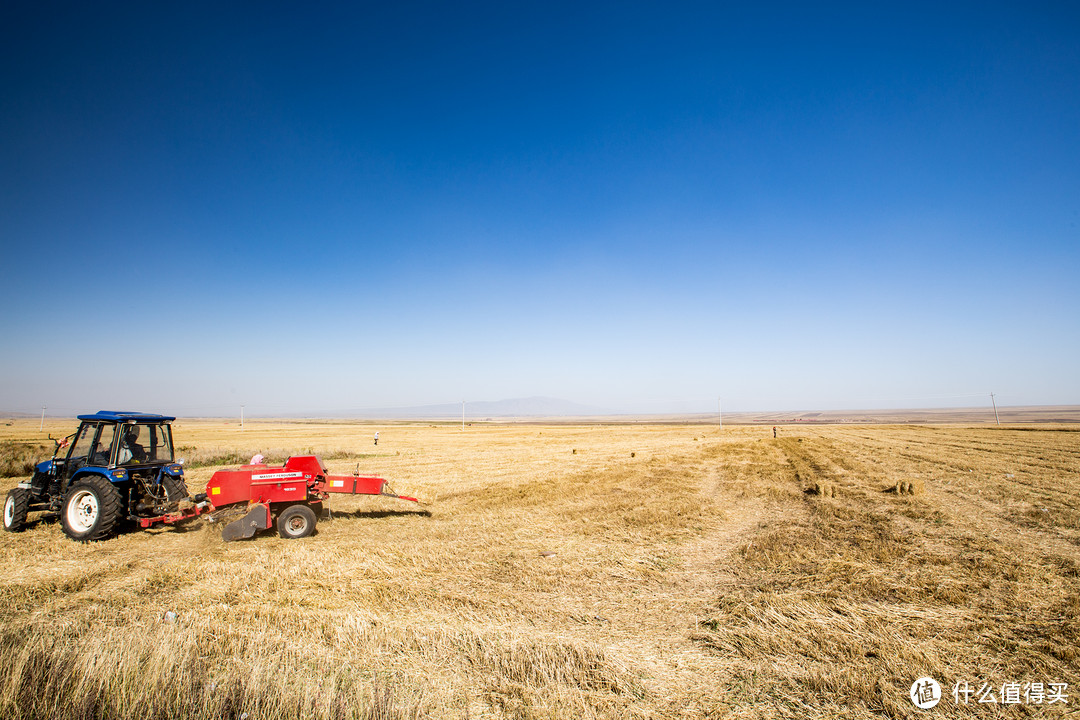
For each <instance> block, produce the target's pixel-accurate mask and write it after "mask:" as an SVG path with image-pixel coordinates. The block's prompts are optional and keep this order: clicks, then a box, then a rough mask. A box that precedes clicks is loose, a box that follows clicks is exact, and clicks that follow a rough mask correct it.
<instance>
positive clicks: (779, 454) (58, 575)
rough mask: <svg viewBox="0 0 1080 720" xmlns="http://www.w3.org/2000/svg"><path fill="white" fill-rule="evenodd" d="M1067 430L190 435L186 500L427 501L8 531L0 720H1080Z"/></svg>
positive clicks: (10, 428)
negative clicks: (84, 533)
mask: <svg viewBox="0 0 1080 720" xmlns="http://www.w3.org/2000/svg"><path fill="white" fill-rule="evenodd" d="M69 425H71V427H69ZM50 429H51V430H52V432H53V434H54V435H55V434H66V433H68V432H71V430H73V429H74V426H73V425H72V424H71V423H60V422H55V423H51V424H50V423H47V424H46V430H45V432H46V433H47V432H49V430H50ZM376 429H377V430H379V431H380V441H379V445H378V446H377V447H376V446H374V445H373V443H372V439H371V438H372V434H373V432H374V431H375V430H376ZM1074 429H1076V426H1067V425H1062V426H1014V427H1002V428H997V427H994V426H987V425H982V426H971V427H964V426H900V425H898V426H867V425H822V426H799V427H787V426H785V427H782V428H781V429H780V437H778V438H776V439H774V438H773V437H772V431H771V427H760V426H737V427H725V428H724V429H723V430H722V431H718V429H717V428H716V427H707V426H693V425H670V426H660V425H611V426H600V425H591V426H568V425H544V426H539V425H487V426H482V425H473V426H470V427H468V428H466V429H465V430H464V431H463V430H462V429H461V428H460V427H459V426H458V427H455V426H447V425H438V426H430V425H409V424H398V425H381V426H375V425H370V424H349V423H343V422H341V423H332V422H325V423H299V422H296V423H269V422H257V423H251V422H249V423H248V424H247V427H246V428H244V429H242V430H241V429H240V428H238V427H237V426H236V425H235V424H225V423H221V422H211V421H180V422H177V423H176V424H175V426H174V436H175V437H176V442H177V445H178V446H179V447H180V448H181V449H180V451H179V452H178V455H179V456H181V457H185V458H187V459H188V461H189V465H195V467H193V468H192V469H190V470H189V471H188V485H189V487H190V488H191V489H192V491H193V492H194V491H197V490H199V489H201V487H202V486H203V485H204V484H205V482H206V480H207V479H209V477H210V475H211V474H212V473H213V471H214V470H215V469H217V468H218V467H221V466H222V465H224V464H232V465H233V466H235V465H236V464H238V460H239V459H240V458H246V457H250V455H252V454H254V453H255V452H262V453H263V454H265V455H267V456H268V458H269V460H270V461H271V462H281V461H283V460H284V459H285V456H286V455H287V454H289V453H292V454H302V453H304V452H308V451H311V452H314V453H318V454H321V455H322V456H323V457H324V458H325V459H326V460H327V464H328V465H329V467H330V469H331V471H334V472H339V473H345V472H351V471H353V470H355V469H356V467H357V464H359V467H360V470H361V472H363V473H372V474H380V475H383V476H384V477H386V478H387V479H389V480H390V481H391V484H392V485H393V486H394V488H395V489H396V490H397V491H398V492H401V493H404V494H407V495H416V496H418V497H420V498H421V499H424V500H427V501H428V502H429V504H428V505H426V506H424V507H423V508H416V507H415V506H412V505H411V504H406V503H403V502H401V501H394V500H388V499H382V498H370V497H349V496H341V497H334V498H333V499H332V501H331V508H332V510H333V517H332V519H324V520H322V521H320V523H319V531H318V533H317V535H315V536H314V537H312V538H307V539H304V540H296V541H286V540H282V539H279V538H278V537H277V536H276V535H273V534H270V533H267V534H265V535H262V536H259V537H257V538H255V539H254V540H251V541H243V542H235V543H229V544H225V543H223V542H222V541H221V540H220V536H219V534H218V533H219V531H218V529H216V528H214V527H213V526H208V525H206V524H205V523H203V522H202V521H196V522H194V523H191V524H190V525H189V526H188V527H187V528H173V529H169V528H165V529H154V530H151V531H143V532H129V533H126V534H124V535H122V536H120V537H118V538H115V539H112V540H109V541H105V542H102V543H96V544H89V545H81V544H77V543H74V542H71V541H70V540H68V539H67V538H66V537H65V536H64V535H63V533H62V531H61V529H60V527H59V525H58V524H57V523H55V522H48V521H42V522H38V523H36V524H34V525H33V526H32V527H30V528H28V529H27V530H26V531H25V532H22V533H17V534H11V533H3V534H0V561H2V566H3V568H4V573H3V577H2V578H0V717H4V718H46V717H49V718H68V717H71V718H140V719H142V718H173V717H175V718H244V719H245V720H277V719H279V718H282V719H284V718H289V719H292V718H380V719H381V718H387V719H390V718H420V717H424V718H426V717H434V718H549V717H550V718H579V717H582V718H591V717H597V718H711V717H716V718H720V717H725V718H726V717H731V718H771V717H785V718H788V717H790V718H802V717H853V718H862V717H881V716H884V717H898V718H909V717H918V716H923V715H928V714H938V715H939V716H941V717H995V716H1001V717H1028V716H1031V717H1068V716H1070V715H1072V716H1075V715H1076V714H1077V710H1078V708H1080V672H1078V667H1080V653H1078V648H1080V434H1078V433H1076V432H1074V431H1073V430H1074ZM44 436H45V433H39V432H38V422H37V421H36V420H35V421H32V422H30V421H15V422H14V423H13V424H10V425H0V441H2V442H5V443H6V444H5V452H6V453H7V454H8V455H15V454H18V450H19V446H18V445H12V444H11V443H27V442H31V443H35V442H40V441H41V440H42V439H43V438H44ZM214 463H220V464H219V465H215V464H214ZM18 480H19V478H17V477H8V478H4V479H3V480H2V481H0V487H2V489H3V490H4V491H5V492H6V490H7V489H8V488H10V487H13V486H14V485H15V484H16V483H17V482H18ZM898 483H905V484H906V483H913V484H914V486H915V488H916V490H917V491H919V492H917V494H914V495H911V494H906V493H904V494H901V493H896V492H887V491H886V489H888V488H894V487H895V486H896V485H897V484H898ZM814 488H818V489H820V490H823V491H824V493H823V494H813V493H808V492H806V491H807V490H811V489H814ZM169 612H171V613H175V616H176V617H175V620H171V619H167V618H166V613H169ZM923 676H930V677H933V678H935V679H936V680H937V681H938V682H939V683H940V684H941V686H942V688H943V691H944V695H945V697H944V698H943V699H942V700H941V703H940V705H939V706H938V708H937V709H935V710H933V711H928V712H927V711H920V710H917V709H916V708H915V706H914V705H913V704H912V701H911V700H910V699H909V697H908V693H909V689H910V688H911V685H912V683H913V681H914V680H915V679H916V678H920V677H923ZM957 683H967V685H966V686H965V685H961V688H964V687H970V689H971V690H972V694H971V696H970V697H969V698H968V700H967V702H966V703H965V702H963V701H964V699H965V698H964V696H963V694H961V695H960V701H959V702H958V701H957V700H956V699H955V698H954V696H953V694H952V690H953V688H954V686H955V685H956V684H957ZM1013 683H1015V686H1014V685H1013ZM1040 684H1041V685H1040ZM1062 685H1067V687H1064V688H1063V687H1062ZM984 686H985V687H984ZM1003 686H1004V687H1003ZM988 688H989V689H992V696H993V698H994V700H995V702H994V703H990V702H982V703H980V702H978V700H979V699H980V695H979V693H980V691H982V692H983V696H982V699H984V700H986V699H987V696H986V695H985V692H986V690H987V689H988ZM1014 689H1015V691H1016V693H1018V694H1017V695H1014ZM1003 691H1004V693H1005V694H1004V695H1003V694H1002V692H1003ZM1062 694H1064V695H1065V696H1066V698H1065V699H1064V701H1062V699H1061V695H1062ZM1016 698H1019V701H1018V702H1011V701H1012V700H1013V699H1016ZM1007 700H1008V701H1009V702H1006V701H1007ZM1055 700H1056V702H1055ZM1040 701H1041V702H1040Z"/></svg>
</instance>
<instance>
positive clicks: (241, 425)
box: [240, 405, 244, 430]
mask: <svg viewBox="0 0 1080 720" xmlns="http://www.w3.org/2000/svg"><path fill="white" fill-rule="evenodd" d="M240 429H241V430H243V429H244V406H243V405H241V406H240Z"/></svg>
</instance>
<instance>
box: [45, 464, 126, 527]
mask: <svg viewBox="0 0 1080 720" xmlns="http://www.w3.org/2000/svg"><path fill="white" fill-rule="evenodd" d="M120 510H121V503H120V491H119V490H117V489H116V486H115V485H113V484H112V483H111V482H109V481H108V480H106V479H105V478H103V477H101V476H100V475H91V476H89V477H87V478H85V479H83V480H80V481H79V482H77V483H75V484H74V485H72V486H71V488H69V489H68V491H67V495H66V496H65V497H64V505H63V507H62V508H61V510H60V524H61V525H62V526H63V528H64V533H65V534H66V535H67V536H68V537H69V538H71V539H72V540H78V541H80V542H89V541H91V540H104V539H105V538H107V537H109V536H110V535H112V534H113V531H114V530H115V529H116V526H117V524H118V523H119V522H120Z"/></svg>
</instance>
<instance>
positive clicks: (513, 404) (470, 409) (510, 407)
mask: <svg viewBox="0 0 1080 720" xmlns="http://www.w3.org/2000/svg"><path fill="white" fill-rule="evenodd" d="M607 414H609V411H607V410H604V409H603V408H596V407H590V406H588V405H581V404H579V403H575V402H570V401H569V400H559V399H558V398H550V397H528V398H513V399H510V400H496V401H477V402H469V401H466V402H465V418H466V419H467V420H468V419H473V420H476V419H483V418H508V417H580V416H588V415H607ZM349 415H350V416H351V417H363V418H460V417H461V403H446V404H443V405H418V406H415V407H398V408H369V409H366V410H360V411H357V412H355V413H349Z"/></svg>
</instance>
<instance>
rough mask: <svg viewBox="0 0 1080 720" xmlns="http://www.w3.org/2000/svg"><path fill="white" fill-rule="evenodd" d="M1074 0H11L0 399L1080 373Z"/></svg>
mask: <svg viewBox="0 0 1080 720" xmlns="http://www.w3.org/2000/svg"><path fill="white" fill-rule="evenodd" d="M1078 8H1080V6H1078V5H1076V4H1075V3H1066V2H1057V3H1055V2H1025V3H1008V4H1003V3H993V2H990V3H987V2H979V3H939V2H935V3H921V2H903V3H887V4H880V3H867V2H859V3H825V4H823V3H737V4H734V3H723V2H710V3H660V2H657V3H635V2H629V3H628V2H618V3H579V2H575V3H559V2H543V3H529V4H518V3H506V2H491V3H413V2H399V3H370V4H369V3H340V4H338V3H318V2H315V3H311V2H309V3H297V4H294V5H287V4H273V3H245V4H229V3H224V4H223V3H218V2H215V3H201V2H197V1H196V2H185V3H177V4H174V5H170V6H165V5H160V6H159V4H158V3H130V4H116V3H109V2H105V3H102V4H97V3H91V4H87V3H80V4H72V5H70V6H69V5H58V4H54V3H50V2H42V3H18V4H16V5H15V6H12V7H9V8H7V9H6V11H5V19H4V22H3V24H2V26H0V89H2V91H0V258H2V260H3V282H2V284H0V307H2V316H0V342H2V343H3V344H2V346H0V411H26V412H38V411H40V408H41V406H42V404H48V405H49V408H50V413H53V412H56V413H58V414H75V413H76V412H92V411H96V410H98V409H104V408H118V409H135V410H145V411H154V412H166V413H174V414H180V415H195V414H225V413H230V412H234V411H235V408H237V407H238V406H239V405H241V404H244V405H246V407H247V411H248V412H249V413H251V414H270V415H273V414H283V413H291V412H309V413H314V414H318V413H321V412H326V413H336V412H343V411H346V412H347V411H348V410H350V409H362V408H371V407H392V406H407V405H421V404H429V403H444V402H455V401H460V400H461V399H469V400H498V399H502V398H512V397H523V396H532V395H545V396H552V397H559V398H565V399H567V400H571V401H575V402H579V403H583V404H588V405H593V406H597V407H600V408H604V409H609V410H614V411H625V412H646V411H669V410H687V411H690V410H700V411H708V410H710V409H714V408H715V407H716V402H717V398H718V397H719V398H723V402H724V408H725V410H732V411H735V410H783V409H791V410H796V409H802V410H812V409H822V410H823V409H844V408H881V407H929V406H951V405H981V404H984V403H985V402H986V401H987V398H986V397H985V395H986V394H987V393H989V392H990V391H994V392H996V393H997V394H998V401H999V402H1000V403H1002V404H1007V405H1020V404H1059V403H1067V404H1076V403H1080V372H1078V368H1080V228H1078V224H1080V9H1078ZM979 394H981V395H982V396H981V397H974V396H975V395H979Z"/></svg>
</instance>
